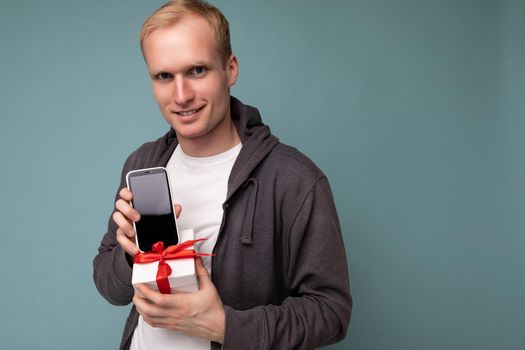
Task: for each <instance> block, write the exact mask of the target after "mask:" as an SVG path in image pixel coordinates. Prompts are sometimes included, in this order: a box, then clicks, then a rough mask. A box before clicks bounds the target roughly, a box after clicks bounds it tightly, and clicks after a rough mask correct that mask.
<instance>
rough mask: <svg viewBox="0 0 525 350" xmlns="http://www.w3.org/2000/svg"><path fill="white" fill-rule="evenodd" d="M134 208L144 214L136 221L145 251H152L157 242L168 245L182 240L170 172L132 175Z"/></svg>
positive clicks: (138, 237) (141, 244)
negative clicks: (175, 213)
mask: <svg viewBox="0 0 525 350" xmlns="http://www.w3.org/2000/svg"><path fill="white" fill-rule="evenodd" d="M128 181H129V186H130V189H131V192H132V193H133V201H132V203H133V207H134V208H135V210H137V211H138V212H139V213H140V220H139V221H138V222H136V223H135V227H136V229H137V242H138V245H139V248H140V249H141V250H142V251H145V252H147V251H151V249H152V248H151V247H152V245H153V244H155V243H157V242H158V241H162V242H164V247H168V246H170V245H173V244H177V243H178V238H177V237H178V235H177V226H176V224H175V217H174V213H173V206H172V204H171V203H172V202H171V195H170V190H169V187H168V186H169V185H168V178H167V174H166V172H164V171H162V172H149V173H135V174H132V175H131V176H129V179H128Z"/></svg>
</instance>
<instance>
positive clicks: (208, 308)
mask: <svg viewBox="0 0 525 350" xmlns="http://www.w3.org/2000/svg"><path fill="white" fill-rule="evenodd" d="M195 267H196V270H197V276H198V279H199V290H198V291H197V292H193V293H183V292H181V293H175V294H161V293H159V292H157V291H156V290H153V289H151V288H149V287H148V286H146V285H144V284H137V285H135V287H136V288H137V289H138V291H139V293H140V294H141V295H140V296H139V295H138V293H135V296H134V297H133V303H134V304H135V306H136V307H137V311H138V312H139V313H140V314H141V315H142V317H143V318H144V321H146V322H147V323H149V324H150V325H151V326H153V327H160V328H167V329H173V330H176V331H179V332H182V333H184V334H186V335H189V336H192V337H199V338H204V339H208V340H211V341H215V342H217V343H220V344H222V343H223V341H224V323H225V315H224V306H223V304H222V301H221V298H220V296H219V294H218V293H217V289H216V288H215V286H214V285H213V282H212V281H211V279H210V276H209V274H208V271H207V270H206V267H204V264H203V263H202V260H201V259H200V258H197V259H196V261H195Z"/></svg>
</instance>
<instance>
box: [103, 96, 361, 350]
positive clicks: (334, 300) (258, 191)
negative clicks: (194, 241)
mask: <svg viewBox="0 0 525 350" xmlns="http://www.w3.org/2000/svg"><path fill="white" fill-rule="evenodd" d="M231 113H232V120H233V121H234V123H235V126H236V128H237V131H238V133H239V136H240V138H241V141H242V144H243V147H242V149H241V152H240V154H239V156H238V157H237V160H236V162H235V164H234V166H233V168H232V171H231V174H230V177H229V180H228V192H227V198H226V200H225V202H224V204H223V209H224V215H223V221H222V225H221V228H220V231H219V236H218V239H217V243H216V245H215V248H214V251H213V252H214V253H215V254H216V256H215V257H214V258H213V259H212V276H211V277H212V280H213V283H214V284H215V286H216V288H217V290H218V292H219V294H220V297H221V299H222V301H223V303H224V307H225V312H226V330H225V335H224V344H223V345H222V349H223V350H230V349H234V350H238V349H261V350H262V349H313V348H316V347H319V346H323V345H327V344H331V343H334V342H337V341H340V340H342V339H343V338H344V337H345V335H346V330H347V327H348V324H349V322H350V313H351V308H352V298H351V296H350V290H349V278H348V270H347V263H346V255H345V249H344V244H343V239H342V236H341V229H340V225H339V220H338V217H337V212H336V209H335V206H334V201H333V198H332V193H331V191H330V187H329V185H328V181H327V179H326V177H325V176H324V174H323V173H322V172H321V171H320V170H319V169H318V168H317V167H316V166H315V165H314V164H313V163H312V161H311V160H309V159H308V158H307V157H306V156H304V155H303V154H301V153H300V152H299V151H297V150H296V149H294V148H292V147H289V146H286V145H284V144H282V143H280V142H279V141H278V139H277V138H276V137H275V136H273V135H272V134H271V132H270V129H269V128H268V126H266V125H264V124H263V123H262V121H261V118H260V116H259V112H258V111H257V109H255V108H253V107H251V106H247V105H244V104H242V103H241V102H240V101H238V100H237V99H235V98H233V97H232V98H231ZM176 145H177V139H176V135H175V132H174V131H173V130H170V131H169V132H168V133H167V134H166V135H164V136H163V137H161V138H159V139H158V140H156V141H154V142H149V143H146V144H144V145H142V146H141V147H140V148H139V149H137V150H136V151H135V152H133V153H132V154H131V155H130V156H129V157H128V159H127V160H126V162H125V164H124V168H123V170H122V174H121V181H120V186H119V189H118V191H120V189H121V188H122V187H124V186H125V185H126V182H125V175H126V173H127V172H128V171H130V170H133V169H139V168H146V167H153V166H165V165H166V163H167V162H168V160H169V158H170V157H171V155H172V153H173V150H174V149H175V147H176ZM118 191H117V196H118ZM117 228H118V227H117V225H116V224H115V223H114V222H113V220H112V219H111V217H110V219H109V224H108V231H107V233H106V234H105V235H104V237H103V239H102V242H101V244H100V247H99V249H98V254H97V256H96V257H95V259H94V261H93V267H94V273H93V276H94V280H95V284H96V286H97V289H98V290H99V292H100V294H102V296H104V298H106V299H107V300H108V301H109V302H110V303H112V304H114V305H127V304H129V303H130V302H131V300H132V297H133V287H132V285H131V271H132V268H131V265H130V263H129V257H128V258H126V253H125V252H124V251H123V250H122V249H121V247H120V245H119V244H118V243H117V241H116V238H115V234H116V230H117ZM137 320H138V313H137V311H136V310H135V307H133V308H132V309H131V312H130V314H129V317H128V320H127V322H126V325H125V328H124V333H123V336H122V342H121V347H120V348H121V349H128V348H129V345H130V342H131V337H132V335H133V331H134V330H135V327H136V325H137ZM220 348H221V347H220V345H219V344H215V343H212V349H220Z"/></svg>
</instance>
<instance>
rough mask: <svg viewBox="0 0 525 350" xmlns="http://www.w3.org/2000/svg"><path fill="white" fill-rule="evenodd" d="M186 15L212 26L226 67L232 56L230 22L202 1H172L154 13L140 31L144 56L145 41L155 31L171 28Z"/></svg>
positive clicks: (216, 9)
mask: <svg viewBox="0 0 525 350" xmlns="http://www.w3.org/2000/svg"><path fill="white" fill-rule="evenodd" d="M186 15H197V16H199V17H202V18H204V19H205V20H206V21H207V22H208V23H209V24H210V26H211V28H212V29H213V31H214V33H215V39H216V42H217V49H218V51H219V55H220V56H221V59H222V61H223V63H224V65H226V64H227V62H228V60H229V58H230V56H231V54H232V48H231V43H230V28H229V24H228V20H227V19H226V17H224V15H223V14H222V12H221V11H220V10H219V9H218V8H216V7H215V6H213V5H210V4H208V3H207V2H205V1H201V0H170V1H168V2H167V3H166V4H164V5H163V6H161V7H160V8H159V9H158V10H156V11H155V12H153V14H152V15H151V16H149V17H148V18H147V19H146V21H145V22H144V24H143V25H142V29H141V30H140V48H141V50H142V54H143V55H144V40H146V38H147V37H148V36H149V35H150V34H151V33H152V32H153V31H154V30H156V29H161V28H166V27H169V26H171V25H173V24H175V23H177V22H178V21H179V20H180V19H181V18H183V17H184V16H186Z"/></svg>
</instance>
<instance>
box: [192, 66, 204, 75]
mask: <svg viewBox="0 0 525 350" xmlns="http://www.w3.org/2000/svg"><path fill="white" fill-rule="evenodd" d="M206 72H207V69H206V67H203V66H198V67H193V68H192V69H191V74H192V75H203V74H204V73H206Z"/></svg>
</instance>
